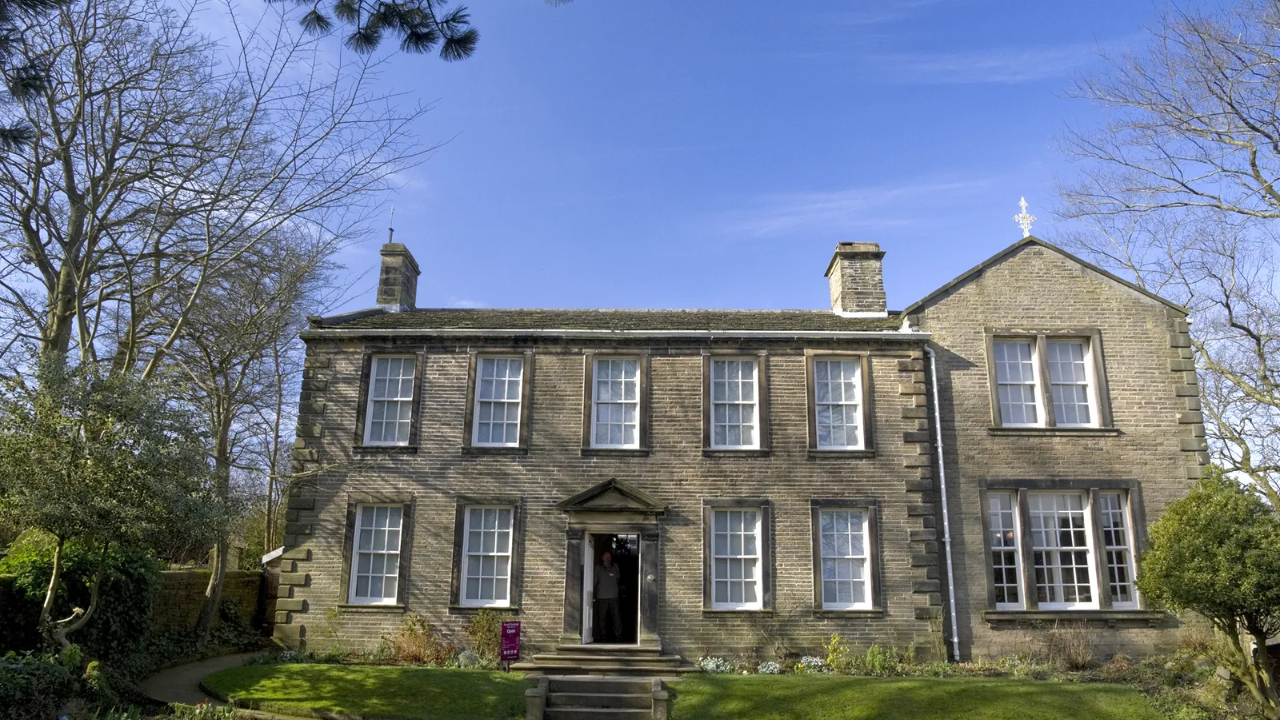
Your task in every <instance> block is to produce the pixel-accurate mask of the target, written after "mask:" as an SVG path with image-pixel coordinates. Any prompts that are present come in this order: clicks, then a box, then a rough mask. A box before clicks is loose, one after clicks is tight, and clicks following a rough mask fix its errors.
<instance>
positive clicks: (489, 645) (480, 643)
mask: <svg viewBox="0 0 1280 720" xmlns="http://www.w3.org/2000/svg"><path fill="white" fill-rule="evenodd" d="M502 619H503V615H502V614H501V613H497V612H494V611H493V610H481V611H480V612H479V613H477V614H476V616H475V617H473V618H471V622H470V623H467V630H466V632H467V638H468V639H469V640H470V641H471V649H472V650H474V651H475V653H476V654H477V655H479V656H480V658H481V659H482V660H488V661H490V662H497V661H498V651H499V649H500V648H501V647H502Z"/></svg>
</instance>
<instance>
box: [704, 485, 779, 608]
mask: <svg viewBox="0 0 1280 720" xmlns="http://www.w3.org/2000/svg"><path fill="white" fill-rule="evenodd" d="M735 512H738V513H752V514H753V515H755V530H754V532H753V533H751V535H753V536H754V537H755V543H756V552H755V555H754V556H752V555H747V554H745V537H746V536H747V535H748V534H747V533H745V532H742V533H736V534H739V535H741V536H742V537H743V539H744V550H743V552H740V553H739V554H737V555H735V554H733V553H732V552H731V551H732V540H731V538H730V537H729V536H730V535H733V534H735V533H734V531H733V527H732V525H731V518H732V515H731V514H730V513H735ZM721 513H723V514H724V515H725V525H726V527H727V528H728V529H727V530H726V532H724V533H721V534H724V535H726V545H729V547H728V548H727V549H726V553H725V554H719V553H717V552H716V517H717V516H718V515H720V514H721ZM764 520H765V515H764V512H763V510H762V509H761V508H760V507H758V506H749V507H715V508H711V527H710V528H709V529H708V537H709V538H710V539H711V547H709V548H707V555H708V557H709V558H710V563H709V566H710V567H709V570H710V573H711V578H710V581H711V609H712V610H763V609H764V562H765V557H766V554H765V547H764V533H763V532H762V529H763V526H764ZM751 557H754V558H755V573H754V577H753V580H754V581H755V589H756V599H755V601H754V602H746V601H745V600H744V601H743V602H738V603H735V602H732V601H727V602H717V601H716V583H717V582H729V583H733V582H743V583H744V587H743V597H744V598H745V597H746V592H745V591H746V588H745V582H746V581H745V580H744V579H743V578H734V577H733V576H732V573H731V572H730V574H729V576H728V577H721V576H720V574H719V573H718V572H717V571H716V565H717V563H716V561H717V560H720V559H724V560H729V561H734V560H745V559H747V558H751ZM726 567H728V564H727V563H726Z"/></svg>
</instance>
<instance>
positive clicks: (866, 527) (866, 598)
mask: <svg viewBox="0 0 1280 720" xmlns="http://www.w3.org/2000/svg"><path fill="white" fill-rule="evenodd" d="M827 513H832V514H834V513H846V514H848V515H849V516H850V520H852V519H853V516H854V515H855V514H856V515H857V516H859V517H861V519H862V527H861V531H860V534H861V535H862V553H861V555H854V554H852V550H851V551H850V554H847V555H832V556H830V557H828V556H827V554H826V543H825V542H823V526H822V516H823V515H824V514H827ZM815 530H816V532H817V533H818V578H817V579H818V583H819V585H820V589H819V597H821V598H822V609H823V610H870V609H871V608H872V607H874V597H875V596H874V595H873V594H872V593H873V591H874V588H873V587H872V583H873V580H874V572H873V570H872V567H871V543H872V538H871V508H865V507H819V508H818V527H817V528H815ZM837 534H839V533H837ZM827 560H853V561H859V562H861V563H862V578H861V582H862V585H863V592H862V602H849V603H839V602H827V588H826V585H827V583H828V582H836V583H840V582H856V581H855V580H853V579H852V578H845V579H840V578H831V579H828V578H827V572H826V561H827Z"/></svg>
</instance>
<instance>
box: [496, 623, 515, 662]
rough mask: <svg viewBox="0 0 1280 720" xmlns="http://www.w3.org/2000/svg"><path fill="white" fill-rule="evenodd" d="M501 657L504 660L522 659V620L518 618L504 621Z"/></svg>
mask: <svg viewBox="0 0 1280 720" xmlns="http://www.w3.org/2000/svg"><path fill="white" fill-rule="evenodd" d="M499 657H501V658H502V659H503V660H519V659H520V622H519V621H518V620H508V621H505V622H503V623H502V645H501V649H500V650H499Z"/></svg>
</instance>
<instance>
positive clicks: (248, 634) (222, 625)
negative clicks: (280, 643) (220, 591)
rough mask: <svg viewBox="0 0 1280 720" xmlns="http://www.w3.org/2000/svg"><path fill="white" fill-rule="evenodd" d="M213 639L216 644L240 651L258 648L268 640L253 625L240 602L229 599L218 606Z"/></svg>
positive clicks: (212, 634)
mask: <svg viewBox="0 0 1280 720" xmlns="http://www.w3.org/2000/svg"><path fill="white" fill-rule="evenodd" d="M211 639H212V640H213V644H214V645H217V646H219V647H224V648H230V649H234V650H238V651H240V652H248V651H250V650H257V649H258V648H260V647H262V645H263V643H264V642H265V641H266V638H264V637H263V636H262V633H260V632H258V631H257V630H256V629H255V628H254V627H253V623H252V622H250V619H249V617H248V616H246V615H245V613H244V611H243V610H242V609H241V607H240V603H237V602H232V601H229V600H227V601H223V602H222V604H220V605H219V606H218V624H217V625H216V626H215V627H214V628H213V631H212V633H211Z"/></svg>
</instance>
